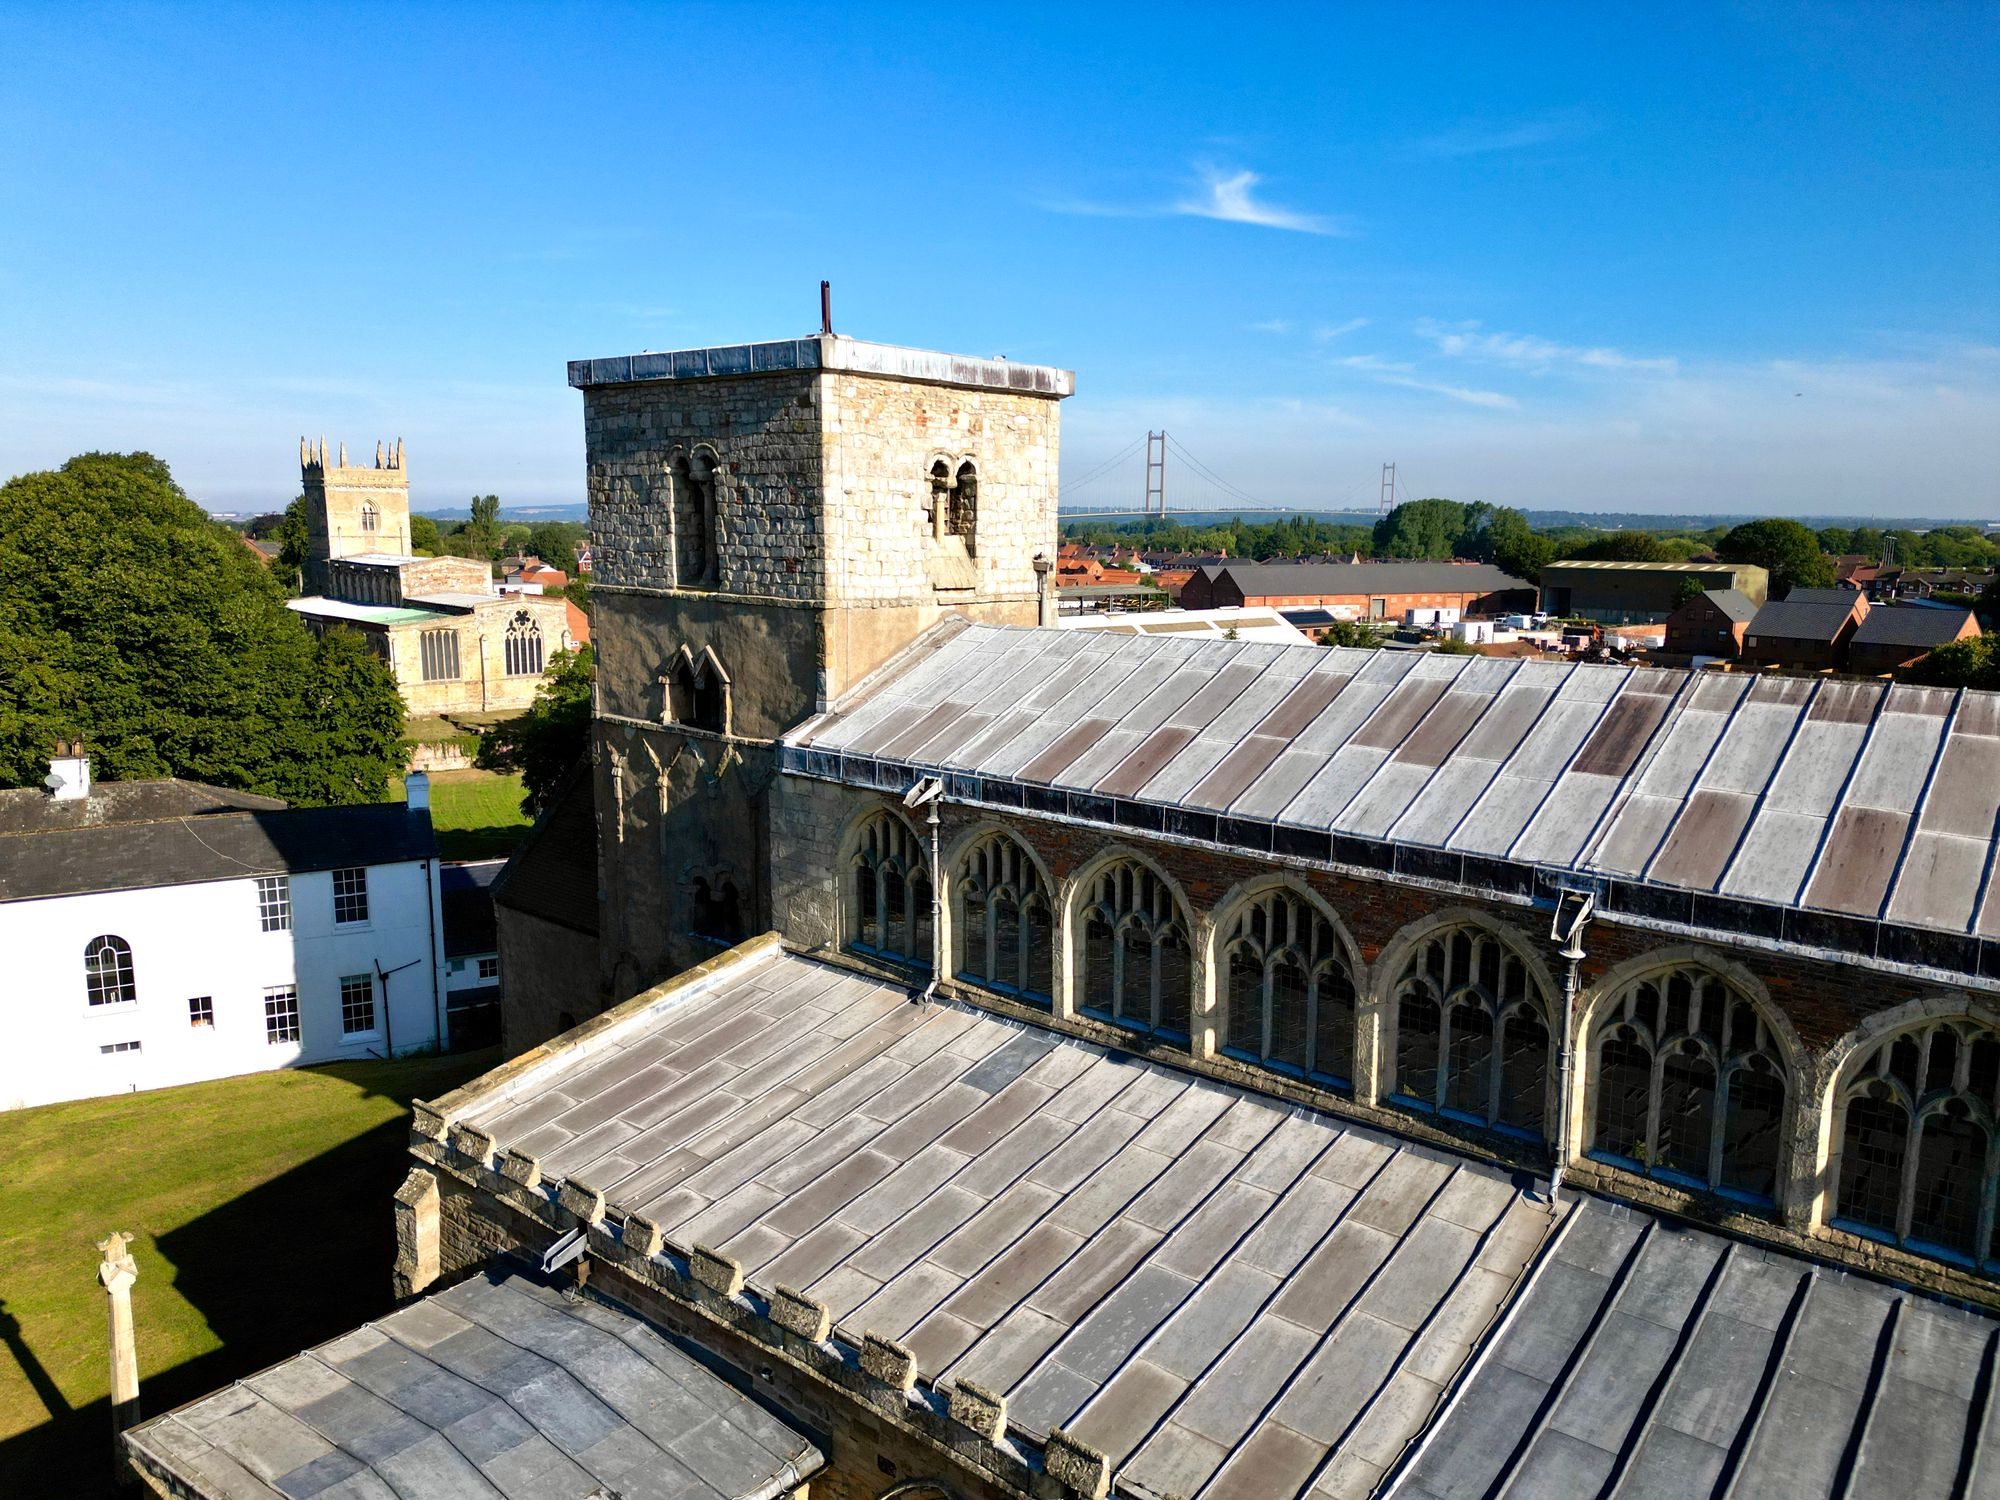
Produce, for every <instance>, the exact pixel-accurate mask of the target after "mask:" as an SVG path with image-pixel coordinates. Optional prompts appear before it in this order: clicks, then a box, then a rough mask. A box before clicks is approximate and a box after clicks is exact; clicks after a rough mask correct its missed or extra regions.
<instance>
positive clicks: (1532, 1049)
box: [1395, 925, 1550, 1136]
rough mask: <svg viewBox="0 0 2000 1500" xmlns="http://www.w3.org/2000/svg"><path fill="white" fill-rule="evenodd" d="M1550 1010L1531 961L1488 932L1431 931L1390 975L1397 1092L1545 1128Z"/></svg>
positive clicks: (1527, 1128)
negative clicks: (1393, 995)
mask: <svg viewBox="0 0 2000 1500" xmlns="http://www.w3.org/2000/svg"><path fill="white" fill-rule="evenodd" d="M1548 1013H1549V1012H1548V997H1547V996H1545V995H1544V994H1543V993H1542V991H1541V986H1540V985H1538V984H1537V983H1536V982H1535V980H1534V978H1533V976H1531V975H1530V974H1529V972H1528V968H1527V965H1526V964H1524V963H1522V962H1521V960H1520V958H1519V957H1518V956H1516V955H1515V954H1514V953H1513V951H1512V950H1511V949H1509V948H1508V947H1507V945H1506V944H1505V943H1503V942H1501V940H1500V939H1499V938H1498V937H1497V936H1495V935H1494V934H1493V933H1490V932H1488V931H1486V930H1485V929H1484V928H1481V927H1477V926H1472V925H1466V926H1461V927H1451V928H1446V929H1444V930H1443V931H1440V932H1434V933H1432V934H1430V935H1429V936H1428V937H1426V938H1425V939H1424V940H1423V941H1422V942H1421V943H1419V944H1418V945H1417V949H1416V951H1415V952H1414V953H1412V954H1411V955H1410V960H1409V962H1408V963H1407V964H1406V965H1405V966H1404V968H1403V972H1402V974H1401V975H1400V976H1399V977H1398V979H1397V981H1396V1087H1395V1097H1396V1099H1397V1102H1399V1103H1402V1104H1406V1105H1414V1106H1415V1107H1416V1108H1418V1109H1425V1110H1435V1111H1437V1112H1438V1113H1440V1114H1445V1115H1450V1116H1454V1117H1456V1118H1458V1119H1462V1120H1466V1121H1469V1122H1471V1123H1473V1124H1478V1125H1492V1126H1497V1127H1499V1128H1500V1129H1503V1130H1509V1131H1514V1132H1517V1133H1520V1134H1524V1135H1533V1136H1540V1135H1542V1134H1543V1133H1544V1131H1545V1130H1546V1128H1547V1116H1548V1081H1549V1064H1550V1047H1549V1020H1548Z"/></svg>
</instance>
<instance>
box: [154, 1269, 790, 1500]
mask: <svg viewBox="0 0 2000 1500" xmlns="http://www.w3.org/2000/svg"><path fill="white" fill-rule="evenodd" d="M125 1440H126V1442H127V1443H129V1444H130V1445H131V1447H132V1448H133V1450H134V1451H135V1452H136V1453H137V1454H138V1455H139V1456H140V1458H141V1462H142V1464H144V1466H145V1467H146V1468H147V1470H148V1471H149V1472H153V1473H156V1474H158V1473H162V1472H164V1473H165V1474H167V1475H171V1476H173V1477H174V1478H175V1479H177V1480H179V1481H180V1482H181V1484H183V1485H185V1486H189V1487H190V1488H191V1491H192V1493H194V1494H197V1495H200V1496H202V1497H204V1500H264V1497H269V1496H285V1497H288V1500H310V1497H314V1496H325V1497H327V1500H335V1497H338V1500H444V1497H450V1500H480V1497H483V1496H491V1497H495V1500H498V1497H502V1496H505V1497H508V1500H515V1497H520V1496H529V1495H534V1496H543V1495H546V1496H551V1497H554V1496H561V1497H564V1500H586V1497H589V1496H592V1495H606V1494H616V1495H619V1496H622V1497H624V1500H748V1497H751V1496H759V1497H761V1496H765V1495H770V1494H789V1493H791V1491H792V1489H793V1488H794V1487H795V1486H797V1485H799V1484H802V1483H803V1482H804V1481H805V1479H806V1477H807V1476H808V1475H810V1474H811V1473H813V1471H815V1470H816V1469H818V1468H819V1467H821V1465H822V1464H824V1462H825V1455H824V1454H822V1453H821V1452H820V1451H819V1449H817V1448H816V1447H814V1446H813V1445H812V1444H811V1443H810V1442H808V1441H807V1440H806V1439H805V1438H803V1437H801V1436H800V1435H799V1434H798V1433H796V1432H794V1431H793V1430H792V1429H791V1428H790V1427H788V1426H786V1425H785V1424H784V1423H783V1422H781V1421H779V1420H778V1419H777V1418H776V1417H773V1416H771V1415H770V1414H769V1413H768V1412H766V1411H764V1410H763V1409H762V1408H761V1407H758V1406H756V1405H754V1404H752V1403H751V1402H750V1401H748V1400H747V1399H745V1398H744V1397H743V1396H741V1395H739V1394H737V1392H736V1391H734V1390H732V1389H731V1388H730V1387H729V1386H727V1385H725V1384H724V1383H723V1382H722V1381H721V1380H720V1379H719V1378H717V1377H716V1376H715V1375H713V1374H711V1373H710V1372H709V1371H708V1370H706V1369H704V1368H703V1367H702V1366H701V1365H699V1364H697V1363H696V1362H695V1361H694V1359H693V1358H691V1357H690V1356H689V1355H687V1354H685V1353H683V1352H682V1351H681V1350H680V1349H678V1348H676V1347H675V1346H674V1345H673V1344H671V1343H669V1342H668V1341H667V1340H666V1339H665V1338H663V1337H662V1336H661V1335H660V1334H659V1333H657V1332H655V1331H654V1330H653V1329H652V1328H650V1327H648V1326H647V1325H646V1324H645V1323H643V1322H641V1321H640V1320H639V1319H638V1318H635V1317H633V1316H631V1315H630V1314H629V1313H625V1312H621V1311H619V1310H617V1309H614V1308H610V1307H606V1306H604V1305H603V1304H601V1303H598V1302H593V1301H583V1300H571V1299H568V1298H565V1297H563V1296H561V1295H559V1294H557V1293H555V1292H553V1291H550V1290H549V1289H548V1288H546V1287H541V1286H537V1285H535V1284H534V1283H533V1282H530V1281H528V1280H526V1279H524V1278H522V1277H519V1276H509V1275H505V1274H503V1273H489V1274H487V1275H484V1276H478V1277H474V1278H473V1279H472V1280H470V1281H465V1282H461V1283H460V1284H459V1285H457V1286H455V1287H453V1288H451V1289H450V1290H449V1291H445V1292H439V1293H436V1294H434V1295H432V1296H429V1297H425V1298H424V1299H422V1300H421V1301H419V1302H414V1303H412V1304H410V1305H409V1306H407V1307H404V1308H402V1309H400V1310H399V1311H397V1312H394V1313H391V1314H390V1315H389V1316H388V1317H386V1318H382V1319H379V1320H377V1321H376V1322H373V1323H364V1324H363V1325H362V1326H361V1327H359V1328H357V1329H355V1330H354V1331H353V1332H352V1333H349V1334H345V1335H343V1336H342V1337H340V1338H337V1339H335V1340H333V1342H331V1343H328V1344H322V1345H320V1346H319V1347H318V1348H316V1349H310V1350H307V1351H306V1352H305V1353H303V1354H300V1355H297V1356H295V1357H294V1358H292V1359H288V1360H286V1361H285V1362H284V1363H283V1364H280V1365H274V1366H273V1367H272V1368H270V1369H268V1370H265V1371H263V1372H261V1373H260V1374H256V1375H252V1376H251V1377H250V1378H249V1379H247V1380H242V1381H238V1382H237V1383H236V1384H235V1385H232V1386H230V1387H228V1388H227V1389H225V1390H221V1391H218V1392H216V1393H215V1394H214V1395H211V1396H206V1397H204V1398H202V1399H201V1400H199V1401H196V1402H193V1403H191V1404H189V1405H187V1406H183V1407H181V1408H179V1409H178V1410H177V1411H174V1412H170V1413H169V1414H167V1415H166V1416H163V1417H158V1418H155V1419H154V1420H153V1421H151V1422H147V1423H145V1424H144V1425H143V1426H140V1427H136V1428H134V1429H133V1430H132V1431H131V1432H130V1433H129V1434H127V1436H126V1439H125ZM183 1492H185V1491H176V1493H183Z"/></svg>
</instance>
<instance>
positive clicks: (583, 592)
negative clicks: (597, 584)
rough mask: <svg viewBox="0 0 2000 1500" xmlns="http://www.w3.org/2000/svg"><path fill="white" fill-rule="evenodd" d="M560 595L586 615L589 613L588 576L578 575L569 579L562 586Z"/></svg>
mask: <svg viewBox="0 0 2000 1500" xmlns="http://www.w3.org/2000/svg"><path fill="white" fill-rule="evenodd" d="M562 596H563V597H564V598H565V599H567V600H569V602H570V603H572V604H574V605H575V606H576V607H577V608H578V609H580V610H582V611H583V612H584V613H585V614H586V615H588V614H589V613H590V580H589V579H588V578H584V577H580V576H579V577H576V578H572V579H570V581H569V582H568V583H566V584H564V585H563V586H562Z"/></svg>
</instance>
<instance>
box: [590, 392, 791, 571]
mask: <svg viewBox="0 0 2000 1500" xmlns="http://www.w3.org/2000/svg"><path fill="white" fill-rule="evenodd" d="M818 405H819V392H818V384H817V376H816V375H814V374H811V373H786V374H782V375H759V376H750V377H746V378H744V379H739V380H703V381H656V382H651V383H641V384H636V385H620V386H595V387H592V388H590V389H588V390H586V391H585V392H584V393H583V428H584V446H585V452H586V454H587V464H588V470H589V498H590V534H591V545H592V548H593V549H594V550H593V556H592V569H591V582H592V583H593V584H632V585H638V586H641V587H648V588H674V587H677V586H679V583H680V580H678V579H677V578H676V577H675V566H674V536H673V503H672V489H671V486H670V482H669V478H668V465H669V462H670V460H671V458H672V456H673V454H674V452H675V451H676V450H677V449H678V450H682V451H685V452H689V453H692V452H694V451H695V450H696V448H697V447H698V446H700V445H703V444H706V445H707V446H709V447H710V448H712V449H713V450H714V451H715V454H716V457H717V459H718V460H719V461H720V465H721V468H720V471H719V473H718V476H717V482H716V497H715V509H716V535H715V539H714V540H715V547H716V554H717V563H718V573H717V588H718V589H719V591H721V592H724V593H735V594H749V595H754V596H761V597H767V598H789V599H817V598H822V597H824V593H825V587H824V577H825V570H826V558H825V536H824V532H823V529H822V526H821V520H820V517H821V503H820V502H821V495H820V473H821V456H820V435H819V425H820V424H819V410H818Z"/></svg>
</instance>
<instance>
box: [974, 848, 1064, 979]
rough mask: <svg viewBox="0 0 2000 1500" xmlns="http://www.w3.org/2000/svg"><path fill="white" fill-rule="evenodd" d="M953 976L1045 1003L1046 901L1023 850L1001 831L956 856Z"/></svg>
mask: <svg viewBox="0 0 2000 1500" xmlns="http://www.w3.org/2000/svg"><path fill="white" fill-rule="evenodd" d="M955 883H956V895H957V898H958V907H957V915H958V933H959V942H958V977H959V978H961V979H964V980H967V981H968V982H970V983H972V984H977V985H982V986H984V987H985V988H987V989H989V990H998V991H1000V992H1002V993H1003V994H1010V995H1018V996H1020V997H1021V998H1022V999H1024V1000H1032V1001H1033V1002H1034V1003H1035V1004H1037V1005H1049V1004H1052V1003H1053V1000H1052V997H1053V995H1054V992H1055V988H1054V987H1055V928H1054V920H1053V915H1052V914H1053V903H1051V901H1050V900H1049V893H1048V888H1047V886H1046V884H1045V883H1044V882H1043V880H1042V876H1041V872H1040V871H1039V870H1037V869H1036V868H1035V862H1034V861H1033V860H1032V859H1030V858H1029V857H1028V851H1027V850H1026V849H1024V848H1023V847H1022V846H1021V845H1020V844H1019V843H1018V842H1017V841H1016V840H1014V839H1012V838H1010V837H1008V836H1007V835H1006V834H1004V833H994V834H990V835H988V836H987V837H986V838H983V839H981V840H980V841H979V842H978V843H977V844H975V845H974V846H973V847H972V848H971V849H969V850H967V851H966V854H965V857H964V858H963V859H962V860H960V861H959V865H958V870H957V872H956V882H955Z"/></svg>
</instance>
